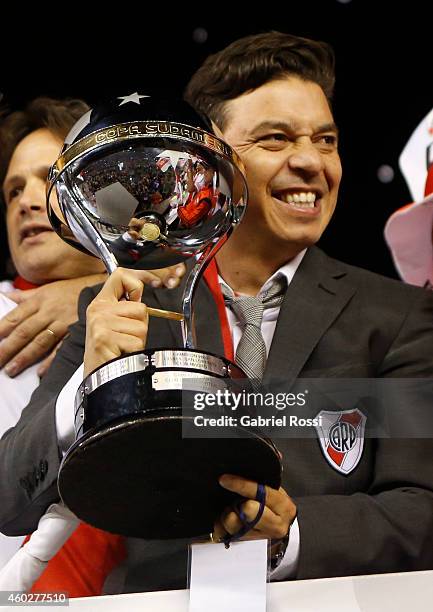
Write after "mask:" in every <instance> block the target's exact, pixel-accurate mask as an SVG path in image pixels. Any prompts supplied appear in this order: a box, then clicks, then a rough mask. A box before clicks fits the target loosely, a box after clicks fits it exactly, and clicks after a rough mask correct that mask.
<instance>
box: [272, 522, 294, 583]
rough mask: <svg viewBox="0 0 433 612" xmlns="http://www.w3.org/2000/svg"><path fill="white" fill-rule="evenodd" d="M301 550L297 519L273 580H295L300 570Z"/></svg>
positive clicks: (292, 525) (292, 526)
mask: <svg viewBox="0 0 433 612" xmlns="http://www.w3.org/2000/svg"><path fill="white" fill-rule="evenodd" d="M299 550H300V537H299V525H298V519H297V518H295V520H294V521H293V523H292V524H291V526H290V537H289V543H288V545H287V548H286V552H285V554H284V557H283V558H282V559H281V563H280V565H279V566H278V567H276V568H275V569H274V571H272V572H271V580H289V578H294V576H295V574H296V570H297V568H298V561H299Z"/></svg>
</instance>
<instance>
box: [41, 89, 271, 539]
mask: <svg viewBox="0 0 433 612" xmlns="http://www.w3.org/2000/svg"><path fill="white" fill-rule="evenodd" d="M208 129H209V128H208V127H207V125H206V123H205V122H204V121H203V120H202V119H201V118H200V117H199V116H198V115H196V114H195V112H194V111H193V110H192V109H191V108H190V107H189V106H188V105H186V104H185V103H183V102H182V103H181V102H178V103H176V104H175V103H173V102H164V101H161V100H158V101H155V100H154V99H153V98H150V97H149V96H141V95H138V94H132V95H130V96H123V97H119V98H117V99H116V100H114V101H112V102H110V103H107V104H105V105H102V106H100V107H97V108H95V109H93V110H92V111H89V112H88V113H86V115H84V116H83V117H82V118H81V119H80V120H79V121H78V122H77V124H76V125H75V126H74V128H73V129H72V130H71V132H70V134H69V135H68V137H67V138H66V141H65V145H64V148H63V150H62V153H61V155H60V157H59V159H58V160H57V162H56V164H54V166H53V168H52V169H51V173H50V180H49V185H48V198H49V204H48V206H49V214H50V220H51V222H52V224H53V227H54V228H55V229H56V231H57V232H58V233H59V235H60V236H61V237H63V238H64V240H66V241H67V242H68V243H70V244H72V245H74V246H75V247H77V248H79V249H81V250H84V251H86V252H90V253H92V254H94V255H95V256H97V257H100V258H101V259H102V260H103V261H104V263H105V265H106V267H107V270H108V271H109V272H112V271H114V270H115V269H116V267H117V266H118V265H120V266H124V267H128V268H138V269H140V268H142V269H152V268H161V267H164V266H167V265H171V264H175V263H177V262H185V263H186V264H187V267H188V270H189V274H188V276H187V278H186V281H185V283H184V287H183V295H182V296H180V295H179V300H178V303H177V309H178V310H181V312H180V313H176V312H168V313H167V312H166V311H165V310H164V309H160V308H157V307H156V308H154V307H153V306H152V304H151V305H150V307H148V311H149V314H150V315H152V314H154V315H155V316H159V317H161V316H166V317H167V318H171V319H173V318H174V319H176V318H177V319H178V320H179V321H181V323H180V325H181V326H182V329H181V331H182V334H181V336H180V338H181V340H179V342H178V344H177V345H176V343H175V342H173V344H174V346H171V347H170V348H167V347H161V346H160V345H159V344H158V343H155V342H152V343H151V344H150V345H149V346H147V347H146V349H145V350H144V351H141V352H139V353H133V354H129V355H122V356H121V357H119V358H117V359H114V360H112V361H111V362H108V363H107V364H105V365H103V366H101V367H100V368H98V369H97V370H96V371H94V372H93V373H91V374H90V375H89V376H88V377H87V378H86V379H85V380H84V381H83V383H82V385H81V386H80V389H79V390H78V393H77V397H76V415H75V426H76V442H75V443H74V444H73V446H72V447H71V448H70V449H69V451H68V453H67V454H66V455H65V457H64V460H63V462H62V465H61V468H60V473H59V491H60V494H61V496H62V499H63V501H64V502H65V503H66V505H67V506H69V508H70V509H71V510H72V511H73V512H74V513H75V514H76V515H77V516H78V517H79V518H81V519H82V520H84V521H86V522H88V523H90V524H92V525H95V526H96V527H100V528H102V529H106V530H108V531H112V532H115V533H119V534H124V535H128V536H134V537H146V538H172V537H190V536H194V535H199V534H203V533H208V532H209V531H210V530H211V528H212V525H213V522H214V520H215V518H216V517H217V516H218V515H219V513H220V512H221V510H222V509H223V508H224V507H225V506H227V505H228V504H230V502H231V501H233V494H231V493H230V492H228V491H226V490H224V489H222V488H221V487H220V486H219V485H218V476H220V475H221V474H222V473H234V474H239V475H241V476H245V477H248V478H251V479H253V480H255V481H257V482H263V481H266V482H268V483H269V484H270V485H271V486H273V487H277V488H278V486H279V479H280V460H279V457H278V453H277V451H276V449H275V447H274V446H273V445H272V443H271V442H269V441H268V440H266V439H265V438H263V437H260V436H257V435H252V434H244V435H240V436H239V438H237V439H225V438H215V439H206V438H204V439H200V438H194V439H190V438H185V437H182V425H183V424H184V423H185V420H188V419H189V418H190V417H188V416H184V415H183V414H182V401H183V399H184V398H185V397H186V396H187V395H188V393H189V394H191V393H193V392H195V391H196V390H197V389H199V390H200V391H203V392H207V391H212V390H214V389H217V388H224V387H225V388H230V385H231V384H232V383H235V382H236V381H242V380H245V378H246V377H245V374H244V373H243V372H242V371H241V370H240V368H239V367H238V366H236V365H235V364H234V363H232V362H231V361H230V360H228V359H227V358H226V357H220V356H217V355H214V354H211V353H209V352H205V351H201V350H197V349H196V344H195V334H194V327H193V316H192V315H193V312H192V304H193V298H194V295H195V291H196V288H197V284H198V282H199V281H200V279H201V277H202V274H203V272H204V269H205V267H206V266H207V264H208V263H209V262H210V261H211V259H212V257H213V256H214V255H215V253H216V252H217V250H218V249H219V248H220V247H221V246H222V244H223V243H224V241H225V240H226V239H227V237H228V236H229V235H230V233H231V231H232V230H233V228H234V227H235V226H236V225H237V224H238V223H239V222H240V220H241V218H242V215H243V212H244V210H245V206H246V199H247V193H246V183H245V179H244V176H243V172H242V165H241V163H240V161H239V159H238V157H237V155H236V153H235V152H234V151H233V150H232V149H231V148H230V147H229V146H228V145H227V144H226V143H224V142H223V141H221V140H219V139H218V138H216V137H215V136H214V135H213V134H212V133H210V132H209V131H208ZM53 190H55V191H56V192H57V197H58V205H57V204H55V203H53V198H52V197H51V198H50V195H52V193H53ZM201 282H202V283H203V282H204V281H203V280H202V281H201ZM146 295H147V294H146V293H145V295H144V299H145V301H146ZM149 295H150V294H149ZM155 295H157V294H155ZM149 299H151V298H149ZM146 303H147V302H146ZM155 305H156V306H157V304H155ZM148 306H149V305H148ZM154 321H156V319H153V317H151V320H150V331H152V325H156V323H154ZM210 324H211V322H210ZM216 324H218V323H216ZM170 325H173V326H178V325H179V323H178V322H176V321H173V322H170ZM176 333H178V331H177V329H176V330H175V331H174V332H173V334H174V335H173V340H174V338H175V336H176ZM197 385H198V387H197ZM240 433H241V432H240ZM269 472H270V473H271V474H273V477H272V478H273V480H272V481H271V482H269V476H268V473H269ZM197 509H199V511H198V512H197Z"/></svg>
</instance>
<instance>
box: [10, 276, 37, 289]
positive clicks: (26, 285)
mask: <svg viewBox="0 0 433 612" xmlns="http://www.w3.org/2000/svg"><path fill="white" fill-rule="evenodd" d="M13 285H14V288H15V289H21V291H27V289H37V288H38V287H40V285H35V284H34V283H30V282H29V281H26V279H25V278H23V277H22V276H16V277H15V279H14V283H13Z"/></svg>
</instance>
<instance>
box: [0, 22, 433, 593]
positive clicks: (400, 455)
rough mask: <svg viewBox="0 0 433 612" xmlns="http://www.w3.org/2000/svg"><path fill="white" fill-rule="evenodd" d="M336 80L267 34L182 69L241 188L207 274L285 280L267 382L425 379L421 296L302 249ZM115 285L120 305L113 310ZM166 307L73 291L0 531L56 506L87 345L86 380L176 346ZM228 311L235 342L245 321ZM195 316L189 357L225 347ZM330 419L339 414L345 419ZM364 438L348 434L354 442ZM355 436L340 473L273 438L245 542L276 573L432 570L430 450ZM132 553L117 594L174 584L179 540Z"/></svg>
mask: <svg viewBox="0 0 433 612" xmlns="http://www.w3.org/2000/svg"><path fill="white" fill-rule="evenodd" d="M229 68H230V69H229ZM333 81H334V77H333V55H332V52H331V50H330V49H329V47H328V46H327V45H325V44H322V43H318V42H314V41H309V40H304V39H300V38H297V37H292V36H289V35H285V34H278V33H270V34H263V35H258V36H253V37H249V38H247V39H243V40H240V41H236V42H235V43H233V45H231V46H230V47H228V48H227V49H225V50H224V51H222V52H221V53H220V54H217V55H216V56H212V57H211V58H209V59H208V60H207V62H205V64H204V66H203V67H202V69H200V70H199V71H198V72H197V74H196V75H195V76H194V77H193V79H192V81H191V83H190V85H189V86H188V89H187V99H188V100H189V101H190V102H191V103H192V104H193V105H194V106H195V107H196V108H197V109H198V110H201V111H202V112H205V113H206V114H207V115H208V116H209V117H210V118H211V119H212V122H213V125H214V129H215V132H216V133H217V135H220V136H222V138H223V139H225V140H226V141H227V142H228V143H229V144H231V145H232V146H233V147H234V148H235V149H236V150H237V152H238V153H239V155H240V157H241V159H242V161H243V163H244V164H245V169H246V175H247V181H248V186H249V193H250V199H249V207H248V210H247V213H246V217H245V219H244V220H243V221H242V224H241V225H240V227H239V228H238V229H237V230H236V231H235V232H234V234H233V236H232V237H231V238H230V240H229V241H228V242H227V244H226V245H225V246H224V247H223V249H222V250H221V251H220V252H219V254H218V255H217V265H218V271H219V275H220V278H221V282H222V283H223V284H225V285H226V286H227V287H228V288H229V290H233V291H234V292H235V293H237V294H244V295H249V296H255V295H257V294H260V292H262V291H263V289H264V287H266V286H267V283H268V282H269V279H270V278H271V277H273V278H277V277H284V278H285V282H286V285H287V291H286V294H285V297H284V300H283V302H282V304H281V306H277V307H275V308H273V309H270V311H272V312H270V314H268V315H266V316H265V317H264V318H263V321H262V324H261V333H262V335H263V340H264V344H265V345H266V353H267V363H266V369H265V372H264V377H263V379H264V382H265V383H270V382H272V381H275V380H277V381H281V380H284V381H286V382H287V389H289V388H290V384H291V383H292V382H293V381H294V379H295V378H296V377H305V378H309V377H312V378H320V377H335V378H337V377H340V378H363V377H425V378H428V377H431V376H432V374H433V359H432V350H431V347H432V341H433V297H432V295H431V294H429V293H425V292H423V291H422V290H420V289H416V288H412V287H409V286H404V285H402V284H400V283H398V282H395V281H391V280H388V279H385V278H382V277H379V276H377V275H375V274H372V273H370V272H366V271H363V270H360V269H357V268H353V267H351V266H348V265H346V264H343V263H341V262H338V261H335V260H332V259H330V258H328V257H327V256H326V255H325V254H323V253H322V252H321V251H320V250H319V249H317V247H315V246H314V244H315V243H316V242H317V240H318V239H319V238H320V236H321V234H322V232H323V231H324V229H325V228H326V226H327V224H328V223H329V221H330V219H331V216H332V214H333V211H334V209H335V205H336V201H337V194H338V188H339V183H340V178H341V165H340V159H339V155H338V148H337V129H336V126H335V123H334V120H333V116H332V112H331V108H330V99H331V96H332V89H333ZM125 291H128V293H129V295H130V298H131V301H130V302H122V301H120V299H121V296H122V295H123V294H124V292H125ZM142 294H143V295H142ZM93 298H94V299H93ZM142 298H143V301H141V300H142ZM92 299H93V301H92V302H91V300H92ZM179 300H180V292H179V291H175V292H173V293H172V294H170V295H167V294H162V292H159V291H157V290H152V289H149V288H145V289H144V293H143V284H142V282H141V280H140V272H133V271H124V270H120V271H118V272H116V273H115V274H114V275H113V276H111V277H110V279H109V280H108V281H107V283H106V284H105V286H104V288H103V289H102V291H101V292H100V293H99V294H98V295H97V296H96V297H95V292H94V291H93V292H92V291H90V293H89V292H87V295H86V294H83V296H82V301H81V318H80V322H79V324H78V325H77V326H76V327H75V328H73V329H72V330H71V337H70V339H69V341H68V342H66V343H65V344H64V346H63V347H62V349H61V351H60V352H59V355H58V357H57V362H56V365H54V366H53V367H52V368H51V371H50V372H49V373H48V375H47V377H46V380H45V381H44V383H43V384H42V385H41V386H40V388H39V389H38V391H37V392H36V393H35V395H34V397H33V399H32V402H31V403H30V405H29V406H28V408H27V409H26V410H25V411H24V413H23V416H22V418H21V420H20V422H19V423H18V425H17V427H16V428H15V429H14V430H11V431H10V432H9V433H8V434H7V435H6V437H5V438H4V439H3V440H2V441H1V446H0V456H1V468H0V469H1V470H2V471H1V479H0V496H1V499H2V500H4V502H3V503H2V507H1V509H0V522H1V527H2V529H3V530H4V531H5V532H6V533H10V534H15V533H21V532H27V531H29V530H31V529H33V528H34V527H35V526H36V524H37V520H38V518H39V517H40V515H41V514H42V513H43V512H44V510H45V509H46V507H47V506H48V505H49V503H51V502H52V501H54V500H55V499H57V490H56V477H57V471H58V467H59V448H58V444H57V437H56V396H57V394H58V392H59V390H60V389H61V388H62V387H63V386H64V385H65V383H66V382H67V381H68V378H69V377H70V376H71V374H72V372H73V371H74V369H75V368H76V367H78V365H79V364H80V362H81V360H82V359H83V353H84V368H85V372H90V371H92V370H93V369H94V368H96V367H98V366H100V365H101V364H103V363H105V362H106V361H108V360H109V359H111V358H113V357H116V356H118V355H121V354H122V353H124V352H129V351H134V350H140V349H141V348H143V346H144V345H145V346H148V347H155V346H163V345H166V346H181V338H180V330H179V329H178V327H177V325H176V324H175V323H173V322H166V321H161V320H159V321H155V320H154V321H152V322H151V323H150V325H148V319H147V314H146V307H145V305H144V304H147V305H149V306H156V307H162V308H167V309H170V310H175V309H176V308H178V307H179ZM89 302H91V305H90V306H89V308H88V309H87V322H86V320H85V317H86V315H85V309H86V306H87V305H88V304H89ZM227 310H228V312H227V318H228V325H229V327H230V329H231V331H232V335H233V341H234V344H235V345H237V344H238V343H239V336H240V335H241V333H242V325H241V324H240V321H239V319H237V318H236V315H235V314H234V313H232V312H230V311H229V309H227ZM196 312H197V321H196V326H197V337H198V348H199V349H203V350H209V351H212V352H215V353H222V351H223V346H222V339H221V333H220V330H219V329H218V328H217V326H211V325H209V321H210V320H215V319H216V318H217V313H216V306H215V302H214V299H213V295H212V293H211V291H210V290H209V288H208V287H207V286H206V284H204V283H202V285H201V287H200V288H199V290H198V294H197V310H196ZM85 334H87V335H86V338H85ZM84 351H85V352H84ZM322 408H323V409H324V410H326V409H327V408H329V406H327V405H326V404H325V405H323V406H322ZM71 410H72V408H71ZM411 410H412V407H411V406H407V410H406V412H405V413H404V415H405V416H406V417H407V418H408V422H410V413H411ZM57 416H58V415H57ZM308 416H311V415H310V414H308ZM337 416H338V417H341V418H342V419H343V418H346V417H348V415H346V414H344V411H342V412H341V413H340V414H339V415H337ZM358 416H359V413H358ZM360 418H362V416H361V417H360ZM71 419H72V416H71ZM337 421H338V419H336V420H335V422H334V424H336V423H337ZM357 426H359V422H358V424H357ZM363 431H364V430H363V429H362V428H361V429H358V432H361V433H360V434H359V435H358V439H359V438H360V437H363ZM362 442H363V444H362V447H359V453H358V455H357V457H356V458H355V460H353V461H352V463H351V465H350V466H349V467H348V468H347V469H345V468H344V466H343V464H342V463H341V461H342V460H343V458H342V457H341V456H340V458H338V455H337V454H336V453H337V450H338V449H337V450H336V449H334V451H336V452H334V453H333V456H332V457H331V456H330V455H329V454H328V456H326V449H325V448H324V447H323V446H321V444H320V443H319V441H318V439H317V438H316V439H312V438H310V439H296V438H295V439H287V440H279V441H278V447H279V448H280V450H281V452H282V456H283V459H282V460H283V465H284V471H283V482H282V488H281V489H280V490H278V491H277V490H273V489H270V488H269V487H267V489H266V507H265V511H264V513H263V516H262V518H261V519H260V521H259V522H258V523H257V525H256V526H255V527H254V529H252V530H251V531H250V532H249V533H247V534H246V536H245V538H257V537H268V538H271V539H273V540H274V541H275V548H274V552H275V558H276V559H277V560H278V561H280V560H281V558H282V559H283V560H282V562H281V564H280V567H279V568H277V569H276V573H275V574H274V576H275V578H288V577H296V578H313V577H324V576H335V575H350V574H364V573H375V572H389V571H401V570H413V569H427V568H433V541H432V540H433V470H432V448H433V446H432V442H431V440H429V439H391V438H383V439H365V440H364V439H363V440H362ZM340 454H342V455H345V453H340ZM339 461H340V463H339ZM42 467H43V470H42ZM32 475H33V476H32ZM29 478H30V480H31V484H32V486H31V487H30V488H29V487H28V486H26V483H27V484H28V479H29ZM26 479H27V480H26ZM221 485H222V486H224V487H226V488H228V489H230V490H232V491H236V492H238V493H240V494H241V495H242V496H243V497H245V498H246V501H245V502H244V503H243V505H242V509H243V511H244V513H245V515H246V518H247V519H248V520H253V519H254V517H255V516H256V514H257V510H258V503H257V502H256V501H255V499H254V498H255V495H256V490H257V483H252V482H249V481H246V480H244V479H241V478H238V477H236V476H233V475H226V476H224V477H223V478H222V479H221ZM199 511H200V510H199V508H198V509H197V512H199ZM240 527H241V521H240V518H239V516H238V514H236V513H235V512H233V511H231V510H230V509H229V510H228V511H227V512H225V513H224V514H223V516H222V517H220V519H219V520H218V521H217V523H216V525H215V531H214V535H215V537H221V536H222V535H224V533H231V534H233V533H235V532H236V531H238V530H239V529H240ZM129 557H130V571H129V574H128V577H127V579H126V583H125V587H124V590H150V589H157V588H176V587H181V586H185V582H184V574H185V557H184V556H183V546H182V544H179V546H178V545H177V544H176V543H154V544H150V545H146V546H143V545H142V543H141V542H140V541H137V540H135V541H132V542H130V543H129ZM162 558H163V563H162V566H161V563H159V564H158V571H156V568H155V566H156V560H159V561H160V560H161V559H162Z"/></svg>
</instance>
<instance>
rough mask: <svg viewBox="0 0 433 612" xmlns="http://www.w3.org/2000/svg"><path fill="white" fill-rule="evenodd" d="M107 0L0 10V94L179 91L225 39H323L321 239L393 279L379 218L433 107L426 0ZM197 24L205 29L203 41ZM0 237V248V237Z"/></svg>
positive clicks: (14, 101)
mask: <svg viewBox="0 0 433 612" xmlns="http://www.w3.org/2000/svg"><path fill="white" fill-rule="evenodd" d="M107 7H108V5H101V6H100V8H98V9H97V11H96V13H94V12H91V6H90V4H89V6H88V5H87V4H86V3H81V4H68V5H66V4H50V5H47V6H46V9H44V8H43V5H38V8H37V10H35V11H32V10H31V9H29V8H25V6H24V5H21V6H20V7H18V10H17V13H18V15H17V14H14V15H12V14H11V16H9V12H6V11H3V24H2V25H1V30H2V36H1V39H0V50H1V74H0V91H2V92H3V93H4V101H6V102H7V104H8V105H9V107H10V108H12V109H15V108H19V107H21V106H22V105H24V104H25V102H26V101H27V100H30V99H31V98H33V97H35V96H38V95H51V96H72V97H82V98H84V99H86V100H87V101H88V102H89V103H90V104H95V103H96V102H98V101H99V100H101V99H102V98H104V97H105V96H113V95H114V96H120V95H127V94H129V93H132V92H134V91H138V92H139V93H144V94H145V93H152V92H153V93H154V92H156V91H158V90H159V91H161V92H163V93H164V94H168V95H170V94H174V95H178V94H179V93H180V92H181V91H182V90H183V88H184V86H185V84H186V83H187V81H188V78H189V76H190V75H191V74H192V72H193V71H194V70H195V69H196V68H197V67H198V66H199V65H200V63H201V62H202V61H203V59H204V58H205V57H206V56H207V55H208V54H210V53H213V52H215V51H217V50H219V49H221V48H222V47H224V46H226V45H227V44H229V43H230V42H232V41H233V40H235V39H236V38H240V37H242V36H245V35H248V34H253V33H258V32H263V31H267V30H271V29H274V30H280V31H285V32H290V33H293V34H297V35H300V36H307V37H312V38H318V39H321V40H325V41H327V42H329V43H330V44H331V45H332V46H333V47H334V49H335V52H336V56H337V90H336V98H335V103H334V112H335V116H336V120H337V123H338V125H339V128H340V131H341V145H340V151H341V157H342V160H343V182H342V186H341V190H340V197H339V205H338V207H337V211H336V213H335V216H334V219H333V221H332V222H331V225H330V227H329V228H328V230H327V231H326V233H325V236H324V237H323V239H322V241H321V246H322V247H323V248H324V249H325V250H326V251H327V252H328V254H330V255H332V256H335V257H338V258H340V259H342V260H344V261H347V262H349V263H352V264H355V265H359V266H362V267H365V268H368V269H371V270H374V271H376V272H380V273H382V274H385V275H387V276H395V271H394V268H393V265H392V262H391V259H390V256H389V254H388V250H387V247H386V245H385V244H384V240H383V227H384V224H385V221H386V219H387V218H388V217H389V215H390V214H391V212H392V211H393V210H395V209H396V208H399V207H400V206H402V205H404V204H407V203H409V202H410V201H411V198H410V195H409V191H408V189H407V187H406V184H405V181H404V180H403V178H402V176H401V174H400V171H399V169H398V157H399V155H400V153H401V151H402V149H403V146H404V145H405V143H406V141H407V140H408V138H409V136H410V135H411V133H412V131H413V130H414V128H415V127H416V125H418V123H419V122H420V120H421V119H422V118H423V117H424V116H425V115H426V114H427V113H428V111H429V110H430V109H431V108H432V106H433V91H432V78H431V71H432V61H431V57H432V53H431V50H432V47H433V45H432V42H433V27H432V25H431V23H432V22H431V17H430V15H429V12H430V11H429V9H428V3H421V2H419V3H418V2H407V3H402V5H401V6H400V7H398V6H397V5H396V3H394V2H388V1H379V0H377V1H376V2H370V1H369V0H352V1H349V2H347V1H346V2H341V1H340V2H339V1H337V0H318V1H314V2H313V1H311V0H303V1H302V0H301V2H299V3H294V2H287V1H286V2H284V3H276V2H262V3H261V6H257V3H256V4H255V5H254V6H253V3H252V2H251V3H241V2H238V3H235V2H231V3H226V2H223V3H215V2H214V3H207V4H206V3H201V4H200V3H195V4H193V3H178V4H177V5H175V6H172V5H171V4H168V3H163V2H160V3H153V4H147V3H141V4H139V5H133V4H131V3H127V2H125V3H118V4H117V6H115V7H113V8H112V9H109V8H107ZM11 13H12V11H11ZM198 28H201V29H203V30H204V31H205V34H207V38H206V40H204V41H203V40H202V42H200V41H197V29H198ZM203 38H205V36H202V39H203ZM429 74H430V77H429ZM384 164H386V165H389V166H391V167H392V168H393V169H394V173H395V175H394V179H393V180H392V181H391V182H389V183H382V182H380V181H379V179H378V176H377V171H378V168H379V167H380V166H382V165H384ZM1 241H2V242H1V244H2V249H3V252H4V251H5V239H4V234H3V235H2V236H1ZM2 259H4V257H3V253H2Z"/></svg>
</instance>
